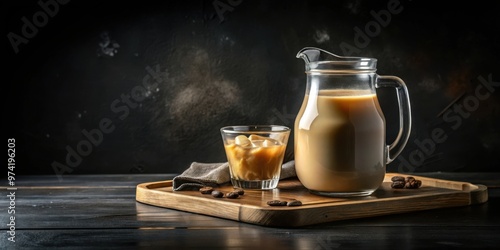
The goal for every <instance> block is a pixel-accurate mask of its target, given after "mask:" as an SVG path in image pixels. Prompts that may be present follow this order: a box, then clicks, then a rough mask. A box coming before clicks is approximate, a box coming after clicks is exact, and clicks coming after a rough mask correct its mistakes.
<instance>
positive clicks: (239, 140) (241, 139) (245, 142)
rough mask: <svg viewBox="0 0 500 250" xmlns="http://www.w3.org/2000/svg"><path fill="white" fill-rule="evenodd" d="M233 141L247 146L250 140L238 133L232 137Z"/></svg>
mask: <svg viewBox="0 0 500 250" xmlns="http://www.w3.org/2000/svg"><path fill="white" fill-rule="evenodd" d="M234 143H235V144H236V145H240V146H249V145H250V143H251V142H250V140H249V139H248V138H247V137H246V136H244V135H238V136H236V138H235V139H234Z"/></svg>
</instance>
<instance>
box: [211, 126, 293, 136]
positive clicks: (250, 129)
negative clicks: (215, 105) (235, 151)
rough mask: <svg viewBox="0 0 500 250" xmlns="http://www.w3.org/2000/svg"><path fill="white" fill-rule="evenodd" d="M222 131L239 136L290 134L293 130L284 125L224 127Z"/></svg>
mask: <svg viewBox="0 0 500 250" xmlns="http://www.w3.org/2000/svg"><path fill="white" fill-rule="evenodd" d="M220 131H221V132H224V133H228V134H238V133H255V134H265V133H280V132H290V131H291V129H290V128H289V127H287V126H284V125H235V126H225V127H222V128H221V129H220Z"/></svg>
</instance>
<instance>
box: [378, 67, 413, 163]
mask: <svg viewBox="0 0 500 250" xmlns="http://www.w3.org/2000/svg"><path fill="white" fill-rule="evenodd" d="M375 86H376V87H377V88H381V87H394V88H396V92H397V96H398V104H399V132H398V136H397V137H396V139H395V140H394V142H392V143H391V144H390V145H388V146H387V164H389V163H391V162H392V161H393V160H394V159H396V157H398V155H399V154H400V153H401V152H402V151H403V148H404V147H405V146H406V143H407V142H408V139H409V138H410V132H411V107H410V96H409V95H408V89H407V88H406V84H405V83H404V82H403V80H401V78H399V77H396V76H378V79H377V84H376V85H375Z"/></svg>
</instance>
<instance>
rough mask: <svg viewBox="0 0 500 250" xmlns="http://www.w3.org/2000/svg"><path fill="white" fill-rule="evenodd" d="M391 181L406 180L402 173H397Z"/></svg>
mask: <svg viewBox="0 0 500 250" xmlns="http://www.w3.org/2000/svg"><path fill="white" fill-rule="evenodd" d="M391 181H402V182H405V177H403V176H401V175H396V176H393V177H392V178H391Z"/></svg>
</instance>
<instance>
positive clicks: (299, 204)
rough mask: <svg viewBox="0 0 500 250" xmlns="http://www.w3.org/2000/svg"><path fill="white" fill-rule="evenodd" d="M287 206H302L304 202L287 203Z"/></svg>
mask: <svg viewBox="0 0 500 250" xmlns="http://www.w3.org/2000/svg"><path fill="white" fill-rule="evenodd" d="M286 205H287V206H289V207H295V206H302V202H301V201H299V200H293V201H289V202H287V204H286Z"/></svg>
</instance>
